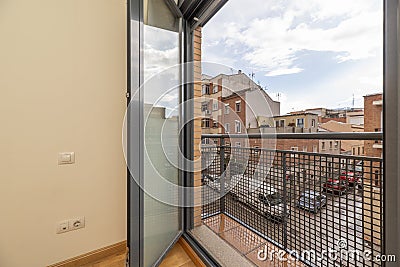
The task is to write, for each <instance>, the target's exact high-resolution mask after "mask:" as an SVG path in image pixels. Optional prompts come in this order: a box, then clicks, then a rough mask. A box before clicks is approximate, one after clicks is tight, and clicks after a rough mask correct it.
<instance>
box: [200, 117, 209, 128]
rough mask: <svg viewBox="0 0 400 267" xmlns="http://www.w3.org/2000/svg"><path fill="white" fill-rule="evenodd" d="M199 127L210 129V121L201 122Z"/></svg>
mask: <svg viewBox="0 0 400 267" xmlns="http://www.w3.org/2000/svg"><path fill="white" fill-rule="evenodd" d="M201 127H203V128H210V120H208V119H203V120H201Z"/></svg>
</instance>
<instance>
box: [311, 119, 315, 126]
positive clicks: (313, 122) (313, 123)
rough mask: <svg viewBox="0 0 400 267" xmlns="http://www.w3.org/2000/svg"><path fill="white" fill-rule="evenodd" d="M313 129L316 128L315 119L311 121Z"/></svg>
mask: <svg viewBox="0 0 400 267" xmlns="http://www.w3.org/2000/svg"><path fill="white" fill-rule="evenodd" d="M311 127H315V119H312V120H311Z"/></svg>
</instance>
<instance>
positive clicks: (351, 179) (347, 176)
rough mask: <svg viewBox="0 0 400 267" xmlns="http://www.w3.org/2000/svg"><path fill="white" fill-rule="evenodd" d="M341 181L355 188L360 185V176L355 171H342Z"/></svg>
mask: <svg viewBox="0 0 400 267" xmlns="http://www.w3.org/2000/svg"><path fill="white" fill-rule="evenodd" d="M340 180H342V181H346V180H347V182H348V183H349V186H355V185H356V184H359V183H360V176H359V174H357V173H354V172H353V171H342V173H341V174H340Z"/></svg>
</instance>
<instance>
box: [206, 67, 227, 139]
mask: <svg viewBox="0 0 400 267" xmlns="http://www.w3.org/2000/svg"><path fill="white" fill-rule="evenodd" d="M221 97H222V84H221V79H212V77H210V76H207V75H204V74H203V75H202V85H201V98H200V99H201V112H202V121H201V127H202V133H204V134H219V133H222V128H223V127H222V125H221V119H222V117H221V115H222V113H221V112H222V111H221V108H222V105H221Z"/></svg>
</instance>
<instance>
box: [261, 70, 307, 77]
mask: <svg viewBox="0 0 400 267" xmlns="http://www.w3.org/2000/svg"><path fill="white" fill-rule="evenodd" d="M301 71H303V69H301V68H286V69H277V70H273V71H270V72H268V73H267V74H265V75H266V76H279V75H287V74H295V73H299V72H301Z"/></svg>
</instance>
